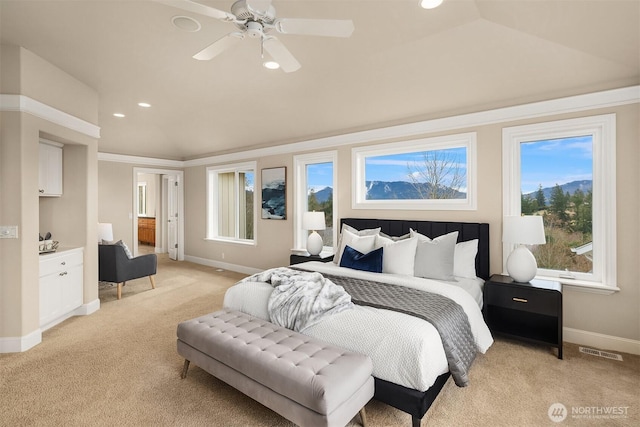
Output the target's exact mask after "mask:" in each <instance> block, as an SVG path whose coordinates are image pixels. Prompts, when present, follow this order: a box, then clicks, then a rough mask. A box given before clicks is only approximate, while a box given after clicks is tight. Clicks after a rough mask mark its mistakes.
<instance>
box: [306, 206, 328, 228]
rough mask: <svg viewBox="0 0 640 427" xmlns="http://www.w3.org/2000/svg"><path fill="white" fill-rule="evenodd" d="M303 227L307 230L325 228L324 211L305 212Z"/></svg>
mask: <svg viewBox="0 0 640 427" xmlns="http://www.w3.org/2000/svg"><path fill="white" fill-rule="evenodd" d="M302 228H303V229H305V230H324V229H325V228H327V227H326V225H325V222H324V212H315V211H314V212H305V213H303V214H302Z"/></svg>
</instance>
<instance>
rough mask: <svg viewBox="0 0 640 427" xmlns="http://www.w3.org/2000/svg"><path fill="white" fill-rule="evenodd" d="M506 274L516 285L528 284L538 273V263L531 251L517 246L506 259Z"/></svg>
mask: <svg viewBox="0 0 640 427" xmlns="http://www.w3.org/2000/svg"><path fill="white" fill-rule="evenodd" d="M507 272H508V273H509V276H511V278H512V279H513V280H515V281H516V282H518V283H529V282H530V281H531V280H532V279H533V278H534V277H536V273H537V272H538V263H537V262H536V258H535V257H534V256H533V254H532V253H531V251H530V250H529V249H527V248H526V247H524V246H518V247H517V248H515V249H514V250H513V252H511V255H509V258H507Z"/></svg>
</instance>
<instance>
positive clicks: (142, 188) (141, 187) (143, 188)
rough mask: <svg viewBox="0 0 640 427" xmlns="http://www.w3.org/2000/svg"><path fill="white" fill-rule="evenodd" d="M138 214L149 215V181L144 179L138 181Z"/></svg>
mask: <svg viewBox="0 0 640 427" xmlns="http://www.w3.org/2000/svg"><path fill="white" fill-rule="evenodd" d="M141 192H142V193H141ZM140 199H142V200H140ZM138 216H142V217H144V216H147V183H146V182H144V181H140V182H138Z"/></svg>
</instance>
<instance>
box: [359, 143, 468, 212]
mask: <svg viewBox="0 0 640 427" xmlns="http://www.w3.org/2000/svg"><path fill="white" fill-rule="evenodd" d="M352 154H353V155H352V159H353V182H354V186H355V188H354V192H353V208H354V209H440V210H475V209H476V197H475V193H476V134H475V133H467V134H459V135H449V136H444V137H436V138H426V139H419V140H414V141H403V142H395V143H390V144H382V145H378V146H375V147H362V148H354V149H353V152H352Z"/></svg>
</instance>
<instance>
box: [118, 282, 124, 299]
mask: <svg viewBox="0 0 640 427" xmlns="http://www.w3.org/2000/svg"><path fill="white" fill-rule="evenodd" d="M122 285H124V282H123V283H118V299H120V298H122Z"/></svg>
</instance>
